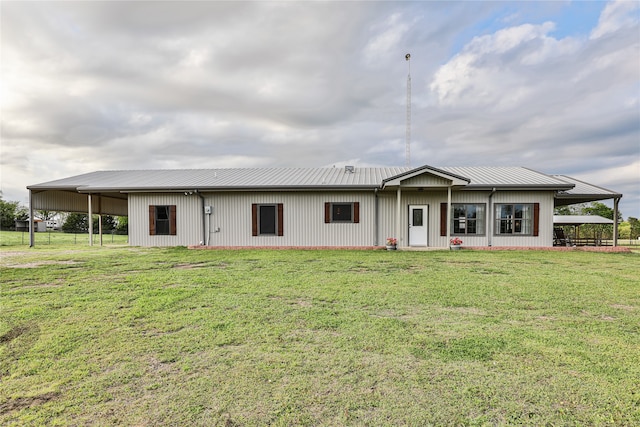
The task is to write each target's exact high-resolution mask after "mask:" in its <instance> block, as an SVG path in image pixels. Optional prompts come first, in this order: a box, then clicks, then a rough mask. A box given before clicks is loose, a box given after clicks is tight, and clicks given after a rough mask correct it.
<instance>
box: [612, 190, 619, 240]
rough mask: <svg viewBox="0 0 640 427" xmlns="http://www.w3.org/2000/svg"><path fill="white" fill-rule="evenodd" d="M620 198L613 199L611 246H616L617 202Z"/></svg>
mask: <svg viewBox="0 0 640 427" xmlns="http://www.w3.org/2000/svg"><path fill="white" fill-rule="evenodd" d="M619 202H620V198H619V197H617V198H615V199H613V246H614V247H615V246H618V203H619Z"/></svg>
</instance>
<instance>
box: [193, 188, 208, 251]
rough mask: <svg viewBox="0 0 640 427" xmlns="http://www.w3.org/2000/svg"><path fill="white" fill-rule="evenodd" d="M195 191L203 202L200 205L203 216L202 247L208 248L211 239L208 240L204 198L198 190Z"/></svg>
mask: <svg viewBox="0 0 640 427" xmlns="http://www.w3.org/2000/svg"><path fill="white" fill-rule="evenodd" d="M194 191H195V193H196V194H197V195H198V197H200V200H201V201H202V203H201V205H200V215H202V245H204V246H208V244H209V242H208V240H209V239H207V229H206V222H205V214H204V204H205V200H204V196H203V195H202V194H201V193H200V192H199V191H198V190H194Z"/></svg>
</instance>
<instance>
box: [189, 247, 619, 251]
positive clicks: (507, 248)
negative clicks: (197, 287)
mask: <svg viewBox="0 0 640 427" xmlns="http://www.w3.org/2000/svg"><path fill="white" fill-rule="evenodd" d="M189 249H209V250H241V249H244V250H246V249H274V250H287V249H295V250H309V251H312V250H338V249H341V250H350V251H354V250H355V251H373V250H383V249H385V247H384V246H201V245H191V246H189ZM430 249H438V248H430ZM441 249H442V250H446V249H447V248H441ZM462 249H463V250H473V251H555V252H568V251H583V252H631V249H630V248H628V247H626V246H615V247H614V246H553V247H544V246H542V247H540V246H528V247H522V246H474V247H464V246H463V247H462ZM399 250H400V251H402V248H400V249H399Z"/></svg>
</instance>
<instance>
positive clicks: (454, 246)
mask: <svg viewBox="0 0 640 427" xmlns="http://www.w3.org/2000/svg"><path fill="white" fill-rule="evenodd" d="M461 248H462V245H451V246H449V249H451V250H452V251H459V250H460V249H461Z"/></svg>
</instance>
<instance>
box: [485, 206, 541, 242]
mask: <svg viewBox="0 0 640 427" xmlns="http://www.w3.org/2000/svg"><path fill="white" fill-rule="evenodd" d="M538 217H539V204H538V203H522V204H520V203H517V204H498V205H496V216H495V218H496V227H495V230H494V231H495V234H499V235H520V236H537V235H538V222H539V221H538Z"/></svg>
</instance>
